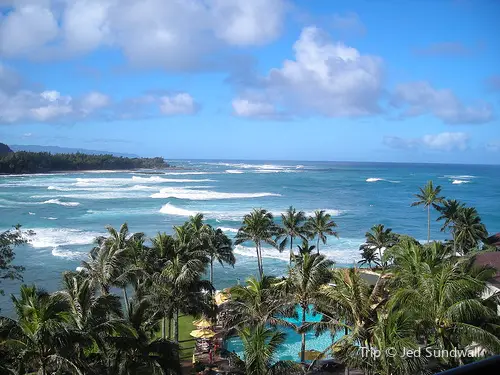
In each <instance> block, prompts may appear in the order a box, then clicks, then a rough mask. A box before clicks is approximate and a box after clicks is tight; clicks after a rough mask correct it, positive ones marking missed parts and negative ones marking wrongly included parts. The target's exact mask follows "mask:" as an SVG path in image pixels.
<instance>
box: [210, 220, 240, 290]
mask: <svg viewBox="0 0 500 375" xmlns="http://www.w3.org/2000/svg"><path fill="white" fill-rule="evenodd" d="M205 232H206V242H205V245H204V250H205V251H206V252H207V254H208V256H209V257H210V282H211V283H212V285H213V283H214V261H217V262H219V263H220V265H221V266H224V263H226V264H229V265H230V266H233V267H234V264H235V263H236V258H235V256H234V253H233V242H232V241H231V239H230V238H229V237H228V236H226V234H225V233H224V232H223V231H222V229H220V228H218V229H214V228H212V227H211V226H207V228H206V229H205Z"/></svg>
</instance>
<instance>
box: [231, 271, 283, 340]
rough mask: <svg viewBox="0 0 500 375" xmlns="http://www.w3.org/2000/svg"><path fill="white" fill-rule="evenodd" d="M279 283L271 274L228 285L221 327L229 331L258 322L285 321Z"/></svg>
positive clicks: (272, 323)
mask: <svg viewBox="0 0 500 375" xmlns="http://www.w3.org/2000/svg"><path fill="white" fill-rule="evenodd" d="M281 283H282V280H280V279H277V278H275V277H272V276H264V277H263V278H262V279H256V278H254V277H250V278H248V279H247V280H246V282H245V285H236V286H234V287H232V288H230V290H229V295H230V299H229V301H228V302H227V303H226V304H225V305H224V311H225V312H226V313H225V314H223V316H222V319H221V322H222V326H223V327H224V329H225V330H226V331H228V332H230V331H232V330H233V329H236V328H240V329H241V328H243V327H254V326H257V325H259V324H270V325H273V326H275V325H278V324H281V325H287V323H286V321H285V320H283V319H282V317H283V316H284V315H285V310H286V309H287V306H286V301H287V296H286V295H285V294H284V293H283V292H282V289H281V288H280V285H281Z"/></svg>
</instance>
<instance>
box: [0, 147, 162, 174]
mask: <svg viewBox="0 0 500 375" xmlns="http://www.w3.org/2000/svg"><path fill="white" fill-rule="evenodd" d="M166 167H168V164H167V163H166V162H165V160H164V159H163V158H160V157H157V158H124V157H116V156H113V155H87V154H82V153H76V154H51V153H48V152H25V151H18V152H12V153H8V154H4V155H0V174H23V173H45V172H57V171H80V170H117V169H118V170H127V169H139V168H144V169H160V168H166Z"/></svg>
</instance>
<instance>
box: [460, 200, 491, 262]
mask: <svg viewBox="0 0 500 375" xmlns="http://www.w3.org/2000/svg"><path fill="white" fill-rule="evenodd" d="M453 232H454V243H455V244H456V245H455V246H456V248H458V250H459V251H460V252H461V253H462V254H465V253H467V252H468V251H470V250H471V249H473V248H475V247H477V245H478V244H479V242H481V241H484V240H485V239H486V238H487V237H488V232H487V230H486V226H485V225H484V224H483V223H482V222H481V218H480V217H479V215H478V213H477V211H476V209H475V208H473V207H463V208H461V209H460V210H459V211H458V213H457V216H456V218H455V224H454V226H453Z"/></svg>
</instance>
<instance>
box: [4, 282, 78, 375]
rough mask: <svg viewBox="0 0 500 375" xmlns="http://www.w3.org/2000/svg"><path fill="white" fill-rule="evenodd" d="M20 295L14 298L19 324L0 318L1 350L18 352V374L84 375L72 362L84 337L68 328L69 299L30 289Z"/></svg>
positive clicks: (16, 358) (16, 362) (33, 288)
mask: <svg viewBox="0 0 500 375" xmlns="http://www.w3.org/2000/svg"><path fill="white" fill-rule="evenodd" d="M20 294H21V295H20V297H19V298H16V297H14V296H12V301H13V302H14V308H15V311H16V315H17V319H18V320H17V321H16V320H13V319H9V318H5V317H0V347H3V348H7V349H9V350H13V351H15V353H16V356H15V365H16V366H17V368H16V370H17V373H19V374H26V373H33V372H37V373H40V374H42V375H47V374H49V373H50V374H51V373H53V372H56V371H57V372H58V373H59V371H61V370H64V371H65V372H69V373H72V374H81V371H80V369H79V368H78V366H77V364H76V363H75V362H74V361H73V360H72V359H73V357H74V355H73V354H74V353H73V350H72V349H73V347H74V344H75V343H76V342H77V341H78V339H79V338H80V336H79V334H78V332H75V331H71V330H70V329H69V328H68V326H67V324H66V323H67V322H66V317H67V315H68V312H69V305H68V302H67V300H66V298H65V296H63V295H61V294H57V293H56V294H49V293H46V292H44V291H41V290H37V289H36V287H35V286H26V285H23V286H21V293H20Z"/></svg>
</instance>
